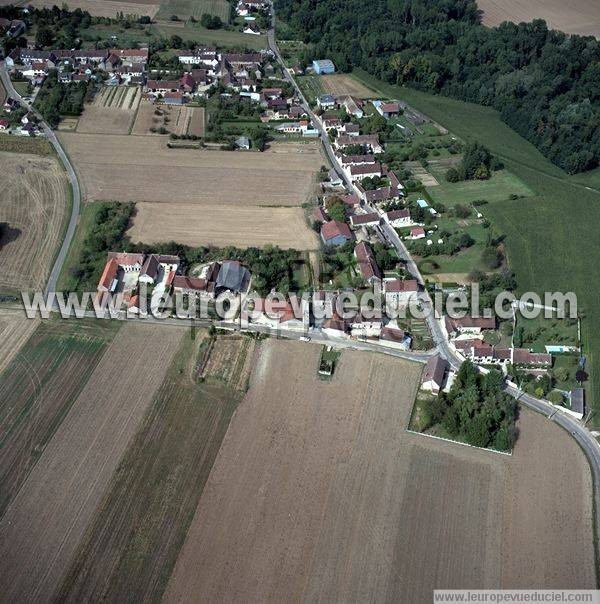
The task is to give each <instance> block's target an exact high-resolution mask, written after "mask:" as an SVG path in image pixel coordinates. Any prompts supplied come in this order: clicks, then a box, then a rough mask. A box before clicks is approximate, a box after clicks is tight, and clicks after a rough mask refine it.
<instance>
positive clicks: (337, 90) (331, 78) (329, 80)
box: [320, 73, 377, 99]
mask: <svg viewBox="0 0 600 604" xmlns="http://www.w3.org/2000/svg"><path fill="white" fill-rule="evenodd" d="M320 79H321V84H322V86H323V90H324V91H325V92H328V93H330V94H333V95H335V96H342V95H347V94H349V95H350V96H355V97H357V98H359V99H372V98H374V97H375V96H377V93H376V92H374V91H373V90H371V89H370V88H368V87H367V86H365V85H364V84H363V83H362V82H359V81H358V80H356V79H355V78H353V77H352V76H351V75H349V74H342V73H339V74H332V75H324V76H320Z"/></svg>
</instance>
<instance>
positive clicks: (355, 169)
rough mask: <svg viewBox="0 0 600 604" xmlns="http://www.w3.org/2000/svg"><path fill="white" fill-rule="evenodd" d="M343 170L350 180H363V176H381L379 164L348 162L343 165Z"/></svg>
mask: <svg viewBox="0 0 600 604" xmlns="http://www.w3.org/2000/svg"><path fill="white" fill-rule="evenodd" d="M344 172H345V173H346V174H347V175H348V177H349V178H350V180H351V181H352V182H356V181H357V180H363V179H365V178H377V177H380V176H381V164H380V163H379V162H376V163H374V164H360V165H355V164H350V165H349V166H345V167H344Z"/></svg>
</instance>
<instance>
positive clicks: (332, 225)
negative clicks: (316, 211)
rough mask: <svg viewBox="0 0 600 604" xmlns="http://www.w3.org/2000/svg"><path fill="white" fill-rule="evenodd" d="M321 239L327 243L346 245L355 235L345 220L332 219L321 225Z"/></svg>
mask: <svg viewBox="0 0 600 604" xmlns="http://www.w3.org/2000/svg"><path fill="white" fill-rule="evenodd" d="M321 239H322V241H323V243H324V244H325V245H344V243H347V242H348V241H352V239H354V236H353V235H352V232H351V231H350V227H349V226H348V225H347V224H346V223H345V222H340V221H339V220H330V221H329V222H326V223H325V224H324V225H323V226H322V227H321Z"/></svg>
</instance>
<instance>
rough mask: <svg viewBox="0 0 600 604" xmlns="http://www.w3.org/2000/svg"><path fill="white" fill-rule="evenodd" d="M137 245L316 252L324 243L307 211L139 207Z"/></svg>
mask: <svg viewBox="0 0 600 604" xmlns="http://www.w3.org/2000/svg"><path fill="white" fill-rule="evenodd" d="M128 234H129V236H130V237H131V239H132V241H134V242H135V243H138V242H141V243H161V242H162V243H164V242H166V241H177V242H178V243H182V244H185V245H190V246H200V245H215V246H219V247H223V246H227V245H235V246H238V247H250V246H255V247H264V246H265V245H269V244H270V245H277V246H279V247H281V248H283V249H297V250H314V249H318V247H319V242H318V239H317V236H316V234H315V232H314V231H313V230H312V229H310V228H309V227H308V225H307V224H306V220H305V219H304V212H303V210H302V209H301V208H261V207H248V208H244V207H236V208H235V209H234V210H231V211H223V209H222V208H220V207H219V206H216V205H214V204H179V203H177V204H175V203H171V204H165V203H138V204H137V206H136V212H135V217H134V219H133V225H132V227H131V229H130V230H129V232H128Z"/></svg>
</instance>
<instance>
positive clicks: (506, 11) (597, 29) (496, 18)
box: [477, 0, 600, 37]
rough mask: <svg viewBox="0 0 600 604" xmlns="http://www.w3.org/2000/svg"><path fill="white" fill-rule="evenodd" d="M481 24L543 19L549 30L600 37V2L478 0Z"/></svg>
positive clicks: (586, 0) (570, 0)
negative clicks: (481, 12)
mask: <svg viewBox="0 0 600 604" xmlns="http://www.w3.org/2000/svg"><path fill="white" fill-rule="evenodd" d="M477 4H478V5H479V8H480V9H481V10H482V11H483V24H484V25H489V26H490V27H493V26H495V25H499V24H500V23H502V22H503V21H513V22H514V23H520V22H521V21H532V20H533V19H540V18H541V19H545V20H546V22H547V23H548V26H549V27H551V28H552V29H560V30H561V31H564V32H566V33H568V34H581V35H586V36H596V37H600V4H598V2H590V1H589V0H569V2H563V1H562V0H478V2H477Z"/></svg>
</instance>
